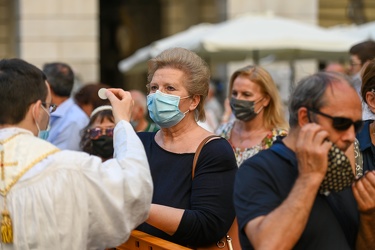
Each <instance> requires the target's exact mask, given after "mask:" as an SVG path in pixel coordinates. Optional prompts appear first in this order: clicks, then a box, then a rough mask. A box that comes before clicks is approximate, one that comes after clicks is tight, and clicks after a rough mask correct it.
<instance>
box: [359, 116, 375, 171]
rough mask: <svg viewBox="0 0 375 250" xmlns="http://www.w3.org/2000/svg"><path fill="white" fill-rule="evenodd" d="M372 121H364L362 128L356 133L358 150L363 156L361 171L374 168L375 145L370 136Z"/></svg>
mask: <svg viewBox="0 0 375 250" xmlns="http://www.w3.org/2000/svg"><path fill="white" fill-rule="evenodd" d="M373 122H374V121H373V120H367V121H365V122H364V124H363V128H362V130H361V131H359V133H358V134H357V139H358V141H359V150H360V151H361V153H362V157H363V172H365V171H367V170H375V146H374V145H373V144H372V142H371V136H370V124H371V123H373Z"/></svg>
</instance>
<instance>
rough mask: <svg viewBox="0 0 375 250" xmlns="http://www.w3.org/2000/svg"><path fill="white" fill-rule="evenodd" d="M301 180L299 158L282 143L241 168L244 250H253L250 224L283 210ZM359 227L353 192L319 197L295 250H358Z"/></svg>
mask: <svg viewBox="0 0 375 250" xmlns="http://www.w3.org/2000/svg"><path fill="white" fill-rule="evenodd" d="M297 177H298V163H297V158H296V155H295V153H294V152H293V151H292V150H290V149H289V148H288V147H286V146H285V145H284V143H283V142H282V141H281V140H280V139H278V140H277V141H275V142H274V144H273V146H272V147H271V148H270V149H267V150H263V151H261V152H259V153H258V154H256V155H255V156H253V157H251V158H249V159H248V160H246V161H245V162H244V163H243V164H242V165H241V167H240V168H239V170H238V172H237V174H236V180H235V186H234V203H235V208H236V215H237V219H238V225H239V229H240V230H239V233H240V241H241V246H242V249H244V250H245V249H253V247H252V245H251V243H250V241H249V240H248V238H247V236H246V234H245V232H244V230H243V229H244V227H245V226H246V224H247V223H248V222H249V221H251V220H252V219H255V218H256V217H259V216H262V215H267V214H269V213H270V212H272V211H273V210H274V209H276V208H277V207H279V206H280V205H281V203H282V202H283V201H284V200H285V199H286V198H287V197H288V195H289V193H290V191H291V189H292V188H293V185H294V182H295V180H296V179H297ZM358 224H359V213H358V210H357V203H356V201H355V199H354V196H353V193H352V190H351V188H346V189H344V190H343V191H341V192H338V193H330V194H329V195H328V196H324V195H319V194H318V195H317V196H316V199H315V201H314V204H313V207H312V209H311V213H310V216H309V218H308V221H307V224H306V227H305V230H304V231H303V233H302V235H301V237H300V239H299V240H298V241H297V243H296V245H295V246H294V248H293V249H303V250H305V249H337V250H343V249H354V245H355V240H356V238H357V233H358ZM291 226H293V225H291ZM270 237H272V235H270Z"/></svg>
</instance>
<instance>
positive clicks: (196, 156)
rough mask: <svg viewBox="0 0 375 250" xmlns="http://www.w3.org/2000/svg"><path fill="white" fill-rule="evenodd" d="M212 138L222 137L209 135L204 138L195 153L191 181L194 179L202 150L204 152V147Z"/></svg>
mask: <svg viewBox="0 0 375 250" xmlns="http://www.w3.org/2000/svg"><path fill="white" fill-rule="evenodd" d="M211 138H221V136H218V135H209V136H207V137H206V138H204V139H203V141H202V142H201V143H200V144H199V146H198V148H197V151H195V155H194V160H193V167H192V170H191V179H194V175H195V167H196V166H197V161H198V157H199V154H200V153H201V150H202V148H203V146H204V145H205V144H206V143H207V141H208V140H210V139H211Z"/></svg>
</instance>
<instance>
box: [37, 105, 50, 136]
mask: <svg viewBox="0 0 375 250" xmlns="http://www.w3.org/2000/svg"><path fill="white" fill-rule="evenodd" d="M42 109H43V110H44V111H45V112H46V113H47V115H48V116H50V114H49V112H48V110H46V109H45V108H44V107H43V106H42ZM35 124H36V127H37V128H38V137H39V138H40V139H43V140H47V138H48V135H49V129H50V126H49V125H48V126H47V128H46V129H45V130H40V128H39V124H38V122H37V121H36V120H35Z"/></svg>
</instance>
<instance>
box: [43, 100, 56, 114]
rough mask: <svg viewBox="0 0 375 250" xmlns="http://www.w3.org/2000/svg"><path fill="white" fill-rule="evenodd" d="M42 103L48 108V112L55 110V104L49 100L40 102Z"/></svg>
mask: <svg viewBox="0 0 375 250" xmlns="http://www.w3.org/2000/svg"><path fill="white" fill-rule="evenodd" d="M42 105H43V106H44V107H45V108H47V109H48V111H49V113H50V114H51V113H53V112H55V111H56V108H57V105H56V104H54V103H51V102H42Z"/></svg>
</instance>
